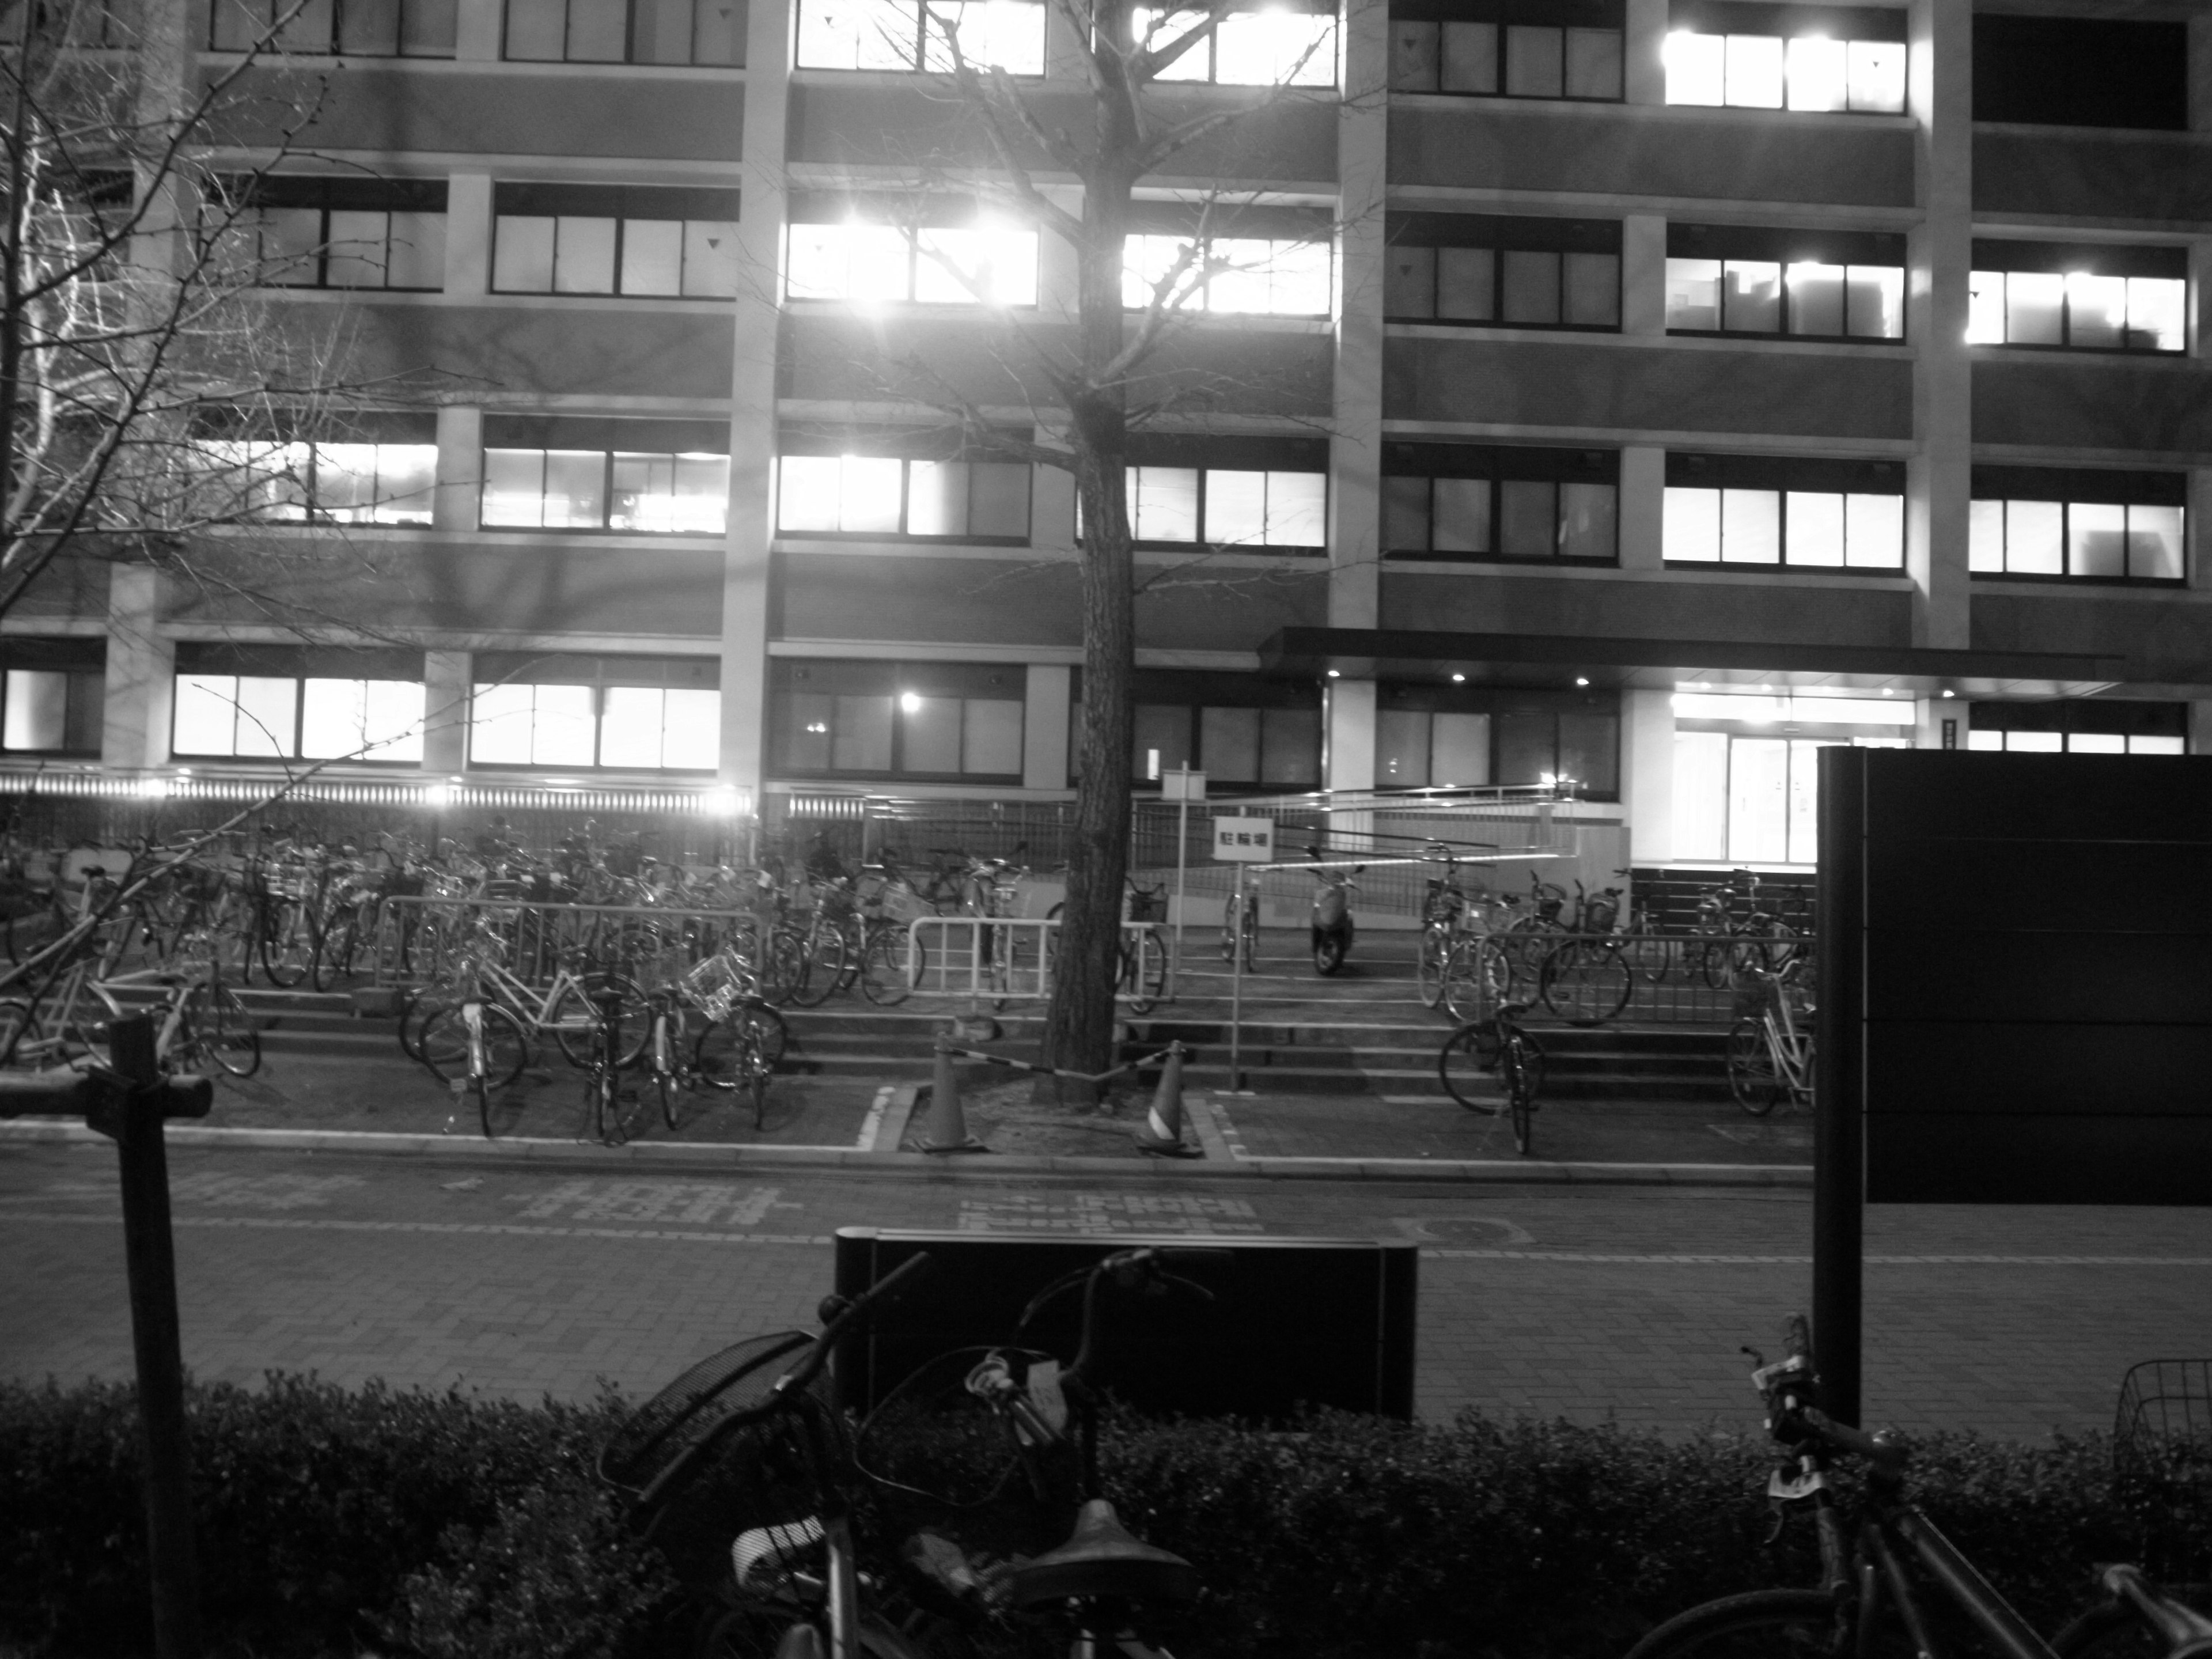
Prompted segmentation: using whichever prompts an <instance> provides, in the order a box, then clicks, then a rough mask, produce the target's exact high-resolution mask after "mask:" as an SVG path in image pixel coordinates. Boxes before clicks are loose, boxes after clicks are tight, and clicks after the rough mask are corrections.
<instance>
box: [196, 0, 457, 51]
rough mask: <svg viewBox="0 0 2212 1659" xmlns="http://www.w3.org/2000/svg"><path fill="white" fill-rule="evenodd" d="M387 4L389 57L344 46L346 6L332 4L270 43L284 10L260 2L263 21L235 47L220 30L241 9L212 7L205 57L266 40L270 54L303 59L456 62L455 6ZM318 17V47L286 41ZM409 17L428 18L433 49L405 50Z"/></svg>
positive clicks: (224, 3)
mask: <svg viewBox="0 0 2212 1659" xmlns="http://www.w3.org/2000/svg"><path fill="white" fill-rule="evenodd" d="M386 4H387V5H388V6H389V7H390V8H391V9H392V14H393V25H392V40H393V42H394V46H393V50H392V51H390V52H380V51H378V50H376V49H375V48H374V46H362V44H361V43H360V41H359V40H358V39H356V40H353V41H350V42H349V41H348V40H347V39H346V35H345V22H346V19H345V3H344V0H336V3H325V4H324V5H321V6H315V5H312V4H311V5H308V6H304V7H302V8H301V10H300V12H299V13H298V14H297V15H295V16H294V17H293V18H292V19H291V21H289V22H288V23H287V24H286V25H285V26H284V27H283V29H280V30H276V33H275V34H274V36H273V38H271V36H270V26H271V25H273V24H274V22H275V21H276V13H277V12H279V11H281V10H283V9H284V8H283V6H282V5H276V4H266V3H265V0H264V9H265V10H266V12H267V16H266V18H265V20H264V21H263V23H262V26H261V27H260V28H259V29H258V30H257V31H256V32H255V33H252V34H251V35H248V36H246V37H244V38H243V40H242V41H241V42H240V43H239V44H232V42H234V41H239V40H240V36H239V35H238V33H237V32H236V31H235V29H226V28H225V27H223V24H224V21H225V18H226V15H229V16H231V17H233V18H236V17H238V16H240V15H242V13H243V11H244V8H243V7H242V6H240V4H239V3H238V0H216V3H215V4H213V5H211V6H210V8H209V9H208V24H207V36H206V41H205V48H206V50H207V51H209V52H251V51H252V50H254V49H255V46H256V44H257V42H258V41H259V40H264V39H267V40H269V42H270V49H271V50H274V51H276V52H304V53H305V55H306V56H307V57H311V58H452V57H453V56H454V54H455V52H456V50H457V43H458V39H459V7H458V6H456V5H455V4H454V3H453V0H386ZM318 11H319V12H321V13H322V14H323V15H324V17H325V19H326V21H325V23H324V25H323V31H322V33H320V35H319V36H318V37H317V39H318V40H319V41H320V43H321V44H319V45H310V46H307V47H305V48H302V47H301V46H299V45H298V44H297V42H296V40H294V39H292V38H289V37H291V36H293V35H294V34H295V33H296V32H297V31H299V30H301V28H302V27H310V28H312V27H313V24H312V23H311V22H310V21H309V20H310V19H311V18H312V17H313V15H314V14H315V13H316V12H318ZM410 12H412V13H414V14H416V15H423V14H428V15H429V17H430V18H431V20H432V23H433V28H432V30H431V31H430V33H431V34H432V36H433V44H431V45H428V46H423V47H421V48H420V49H418V50H416V51H412V52H410V51H409V50H408V49H407V46H408V33H407V23H408V18H409V15H410ZM441 12H442V13H444V14H445V16H444V20H443V21H444V24H445V27H444V30H443V33H444V37H445V38H444V39H443V40H442V42H439V41H437V40H435V36H436V34H437V33H439V31H438V30H437V28H436V27H435V25H436V23H437V21H438V14H440V13H441Z"/></svg>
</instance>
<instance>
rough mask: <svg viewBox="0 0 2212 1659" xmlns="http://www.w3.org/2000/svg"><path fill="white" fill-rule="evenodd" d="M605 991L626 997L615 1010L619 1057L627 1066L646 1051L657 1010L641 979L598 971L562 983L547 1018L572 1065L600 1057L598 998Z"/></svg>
mask: <svg viewBox="0 0 2212 1659" xmlns="http://www.w3.org/2000/svg"><path fill="white" fill-rule="evenodd" d="M601 991H613V992H615V993H616V994H618V995H619V996H620V997H621V998H622V1002H621V1005H620V1006H619V1007H618V1008H617V1010H616V1012H615V1030H616V1031H617V1038H616V1046H615V1057H616V1059H617V1060H619V1061H620V1062H621V1063H622V1064H623V1065H624V1066H635V1065H636V1064H637V1057H638V1056H639V1055H640V1054H643V1053H644V1052H645V1039H646V1036H647V1033H648V1032H650V1031H651V1030H652V1022H653V1012H652V1008H651V1006H650V1005H649V1004H647V1001H646V999H645V993H644V992H643V991H641V990H640V989H639V988H638V985H637V981H635V980H632V979H628V978H625V977H624V976H623V975H620V974H605V973H599V972H597V971H594V972H592V973H588V974H586V975H584V977H583V978H582V979H581V980H572V981H569V982H568V984H567V985H566V986H564V987H562V991H561V994H560V995H559V996H558V997H557V998H556V999H555V1000H554V1003H553V1007H552V1010H551V1012H550V1017H549V1018H548V1020H547V1024H549V1025H550V1027H551V1028H552V1031H553V1041H554V1042H556V1043H558V1044H559V1045H560V1047H561V1053H562V1057H563V1058H564V1059H566V1060H568V1063H569V1064H570V1065H571V1066H578V1067H581V1066H590V1065H592V1064H593V1063H594V1062H595V1061H596V1060H598V1058H599V1053H598V1032H599V1005H598V1002H597V1001H596V999H597V997H598V995H599V993H600V992H601Z"/></svg>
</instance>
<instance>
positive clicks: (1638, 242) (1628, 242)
mask: <svg viewBox="0 0 2212 1659" xmlns="http://www.w3.org/2000/svg"><path fill="white" fill-rule="evenodd" d="M1620 331H1621V332H1622V333H1623V334H1638V335H1646V336H1656V335H1661V334H1664V333H1665V332H1666V331H1667V221H1666V220H1665V218H1663V217H1662V216H1660V215H1658V214H1656V213H1632V214H1630V215H1629V216H1627V217H1626V218H1625V219H1623V220H1622V221H1621V222H1620Z"/></svg>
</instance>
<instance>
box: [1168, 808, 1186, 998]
mask: <svg viewBox="0 0 2212 1659" xmlns="http://www.w3.org/2000/svg"><path fill="white" fill-rule="evenodd" d="M1189 845H1190V772H1189V769H1188V768H1185V769H1184V771H1183V791H1182V800H1180V801H1179V802H1177V803H1176V896H1175V953H1174V954H1173V955H1172V956H1170V957H1169V958H1168V1000H1169V1001H1170V1002H1173V1001H1174V1000H1176V986H1177V984H1179V983H1180V982H1181V981H1182V868H1183V854H1184V851H1185V849H1186V848H1188V846H1189Z"/></svg>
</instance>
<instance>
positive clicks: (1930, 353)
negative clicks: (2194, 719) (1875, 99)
mask: <svg viewBox="0 0 2212 1659" xmlns="http://www.w3.org/2000/svg"><path fill="white" fill-rule="evenodd" d="M1973 23H1974V20H1973V7H1972V0H1912V6H1911V11H1910V13H1909V21H1908V25H1907V27H1908V32H1909V33H1910V34H1911V47H1912V71H1911V75H1912V78H1911V94H1910V104H1911V112H1912V114H1913V117H1914V118H1915V120H1916V121H1917V124H1918V125H1917V135H1916V137H1917V161H1918V167H1919V174H1920V199H1921V202H1922V204H1923V208H1924V210H1925V215H1926V216H1925V217H1924V218H1923V220H1922V221H1921V222H1920V224H1919V226H1918V227H1917V228H1916V229H1915V230H1914V231H1913V232H1912V234H1911V237H1910V238H1909V248H1908V252H1907V254H1906V259H1907V269H1906V272H1905V287H1906V290H1907V297H1906V301H1905V332H1906V335H1907V337H1908V338H1909V339H1910V340H1911V342H1912V344H1913V348H1914V354H1913V383H1912V393H1913V397H1912V402H1913V436H1914V438H1915V440H1916V447H1915V449H1914V452H1913V454H1912V458H1911V460H1910V461H1909V462H1908V463H1907V465H1906V468H1905V570H1906V574H1909V575H1910V576H1911V578H1912V583H1913V607H1912V642H1913V644H1915V645H1916V646H1924V647H1946V648H1949V649H1954V650H1957V649H1963V648H1965V647H1966V645H1967V644H1968V643H1969V642H1970V639H1971V629H1970V626H1969V617H1968V609H1967V607H1968V603H1969V599H1968V595H1969V584H1968V580H1967V575H1966V522H1967V513H1968V504H1969V501H1970V499H1971V496H1972V461H1973V433H1972V415H1973V409H1972V364H1971V359H1970V358H1969V356H1968V354H1967V350H1966V286H1967V276H1968V272H1969V270H1970V268H1971V266H1972V259H1973V160H1974V157H1973V100H1974V73H1973V68H1974V65H1973V40H1972V32H1973Z"/></svg>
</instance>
